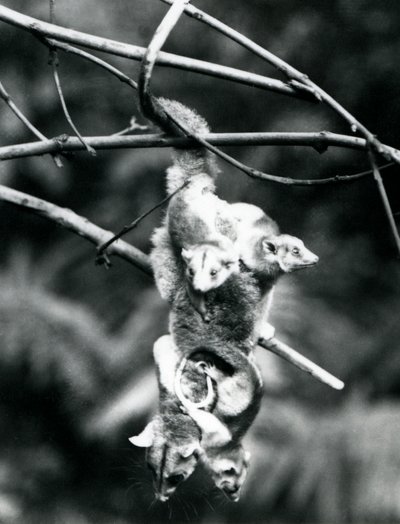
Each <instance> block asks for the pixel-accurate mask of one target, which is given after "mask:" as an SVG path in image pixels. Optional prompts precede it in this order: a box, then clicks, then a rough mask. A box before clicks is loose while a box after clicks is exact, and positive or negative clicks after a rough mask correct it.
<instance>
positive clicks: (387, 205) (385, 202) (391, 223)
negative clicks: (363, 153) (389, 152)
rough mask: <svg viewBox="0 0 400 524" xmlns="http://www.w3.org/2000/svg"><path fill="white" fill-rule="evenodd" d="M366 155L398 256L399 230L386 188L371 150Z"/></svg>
mask: <svg viewBox="0 0 400 524" xmlns="http://www.w3.org/2000/svg"><path fill="white" fill-rule="evenodd" d="M368 155H369V160H370V163H371V167H372V172H373V174H374V179H375V182H376V184H377V186H378V191H379V195H380V197H381V200H382V203H383V207H384V210H385V213H386V216H387V219H388V222H389V227H390V230H391V232H392V236H393V239H394V243H395V246H396V248H397V253H398V256H399V257H400V237H399V232H398V231H397V226H396V222H395V220H394V218H393V211H392V208H391V207H390V202H389V198H388V196H387V193H386V189H385V186H384V185H383V180H382V177H381V174H380V172H379V169H378V166H377V163H376V160H375V154H374V152H373V151H372V150H369V152H368Z"/></svg>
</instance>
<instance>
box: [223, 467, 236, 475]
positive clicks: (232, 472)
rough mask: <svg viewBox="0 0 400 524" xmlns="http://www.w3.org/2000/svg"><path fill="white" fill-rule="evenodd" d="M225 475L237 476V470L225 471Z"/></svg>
mask: <svg viewBox="0 0 400 524" xmlns="http://www.w3.org/2000/svg"><path fill="white" fill-rule="evenodd" d="M224 473H225V475H236V469H235V468H233V467H232V468H229V469H225V470H224Z"/></svg>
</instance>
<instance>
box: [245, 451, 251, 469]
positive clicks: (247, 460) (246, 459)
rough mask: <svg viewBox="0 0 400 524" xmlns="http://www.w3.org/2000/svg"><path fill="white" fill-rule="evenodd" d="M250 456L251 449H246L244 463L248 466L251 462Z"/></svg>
mask: <svg viewBox="0 0 400 524" xmlns="http://www.w3.org/2000/svg"><path fill="white" fill-rule="evenodd" d="M250 458H251V453H250V451H245V453H244V463H245V464H246V466H248V465H249V463H250Z"/></svg>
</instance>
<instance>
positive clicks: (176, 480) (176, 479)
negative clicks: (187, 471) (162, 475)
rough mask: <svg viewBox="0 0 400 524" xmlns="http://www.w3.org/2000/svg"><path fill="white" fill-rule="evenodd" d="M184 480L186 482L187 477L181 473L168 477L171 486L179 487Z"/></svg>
mask: <svg viewBox="0 0 400 524" xmlns="http://www.w3.org/2000/svg"><path fill="white" fill-rule="evenodd" d="M183 480H185V475H182V474H181V473H180V474H178V475H171V476H170V477H168V484H170V485H171V486H177V485H178V484H180V483H181V482H182V481H183Z"/></svg>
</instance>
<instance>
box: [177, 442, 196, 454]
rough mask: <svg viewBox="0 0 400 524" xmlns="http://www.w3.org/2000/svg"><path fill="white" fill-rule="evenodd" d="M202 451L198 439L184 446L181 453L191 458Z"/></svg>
mask: <svg viewBox="0 0 400 524" xmlns="http://www.w3.org/2000/svg"><path fill="white" fill-rule="evenodd" d="M199 453H200V443H199V442H198V441H196V442H192V443H190V444H187V445H186V446H182V448H181V450H180V455H181V456H182V457H183V458H189V457H190V456H192V455H195V456H198V454H199Z"/></svg>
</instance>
